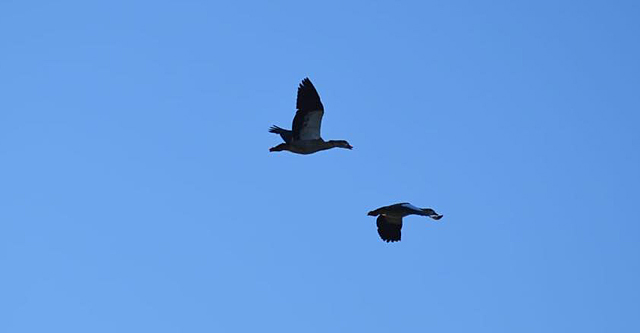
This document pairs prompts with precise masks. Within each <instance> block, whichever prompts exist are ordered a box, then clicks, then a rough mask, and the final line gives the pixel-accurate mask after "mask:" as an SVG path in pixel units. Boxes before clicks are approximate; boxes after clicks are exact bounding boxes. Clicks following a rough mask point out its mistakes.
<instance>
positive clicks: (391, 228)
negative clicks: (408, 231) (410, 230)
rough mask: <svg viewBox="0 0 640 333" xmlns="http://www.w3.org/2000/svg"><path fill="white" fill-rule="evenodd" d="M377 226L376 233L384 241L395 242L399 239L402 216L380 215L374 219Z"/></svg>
mask: <svg viewBox="0 0 640 333" xmlns="http://www.w3.org/2000/svg"><path fill="white" fill-rule="evenodd" d="M376 225H377V226H378V235H380V238H382V240H383V241H385V242H387V243H388V242H397V241H399V240H400V236H401V233H400V229H402V218H401V217H398V218H392V217H389V216H386V215H380V216H378V218H377V219H376Z"/></svg>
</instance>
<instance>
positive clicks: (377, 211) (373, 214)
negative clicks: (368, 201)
mask: <svg viewBox="0 0 640 333" xmlns="http://www.w3.org/2000/svg"><path fill="white" fill-rule="evenodd" d="M367 215H369V216H378V215H380V209H379V208H378V209H376V210H372V211H370V212H369V213H367Z"/></svg>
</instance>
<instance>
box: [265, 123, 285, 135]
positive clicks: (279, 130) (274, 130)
mask: <svg viewBox="0 0 640 333" xmlns="http://www.w3.org/2000/svg"><path fill="white" fill-rule="evenodd" d="M287 132H289V131H287V130H286V129H283V128H280V127H278V126H276V125H273V126H271V127H270V128H269V133H275V134H285V133H287Z"/></svg>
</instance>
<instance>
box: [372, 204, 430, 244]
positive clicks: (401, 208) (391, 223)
mask: <svg viewBox="0 0 640 333" xmlns="http://www.w3.org/2000/svg"><path fill="white" fill-rule="evenodd" d="M367 215H369V216H378V219H377V220H376V224H377V225H378V234H379V235H380V238H382V240H383V241H385V242H387V243H388V242H398V241H400V229H402V218H403V217H405V216H407V215H421V216H428V217H430V218H432V219H434V220H439V219H441V218H442V215H440V214H438V213H436V211H434V210H433V209H431V208H418V207H416V206H414V205H412V204H410V203H408V202H403V203H398V204H395V205H390V206H384V207H380V208H378V209H376V210H372V211H370V212H369V213H368V214H367Z"/></svg>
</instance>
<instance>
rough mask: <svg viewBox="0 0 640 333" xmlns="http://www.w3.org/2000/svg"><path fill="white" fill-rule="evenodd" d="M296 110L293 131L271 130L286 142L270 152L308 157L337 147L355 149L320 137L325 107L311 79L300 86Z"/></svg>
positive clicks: (270, 130) (303, 81)
mask: <svg viewBox="0 0 640 333" xmlns="http://www.w3.org/2000/svg"><path fill="white" fill-rule="evenodd" d="M296 109H297V111H296V116H295V117H293V124H292V125H291V127H292V128H291V131H289V130H286V129H283V128H280V127H278V126H275V125H274V126H271V128H269V132H270V133H275V134H279V135H280V137H282V140H284V143H281V144H279V145H277V146H275V147H272V148H270V149H269V151H270V152H274V151H283V150H288V151H290V152H292V153H296V154H305V155H306V154H313V153H315V152H318V151H321V150H326V149H331V148H335V147H338V148H346V149H352V148H353V147H351V145H350V144H349V143H348V142H347V141H345V140H329V141H324V140H323V139H322V138H321V137H320V125H321V123H322V116H323V115H324V107H323V106H322V102H321V101H320V96H319V95H318V92H317V91H316V88H315V87H314V86H313V84H312V83H311V80H309V78H305V79H304V80H302V82H301V83H300V86H298V99H297V101H296Z"/></svg>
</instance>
